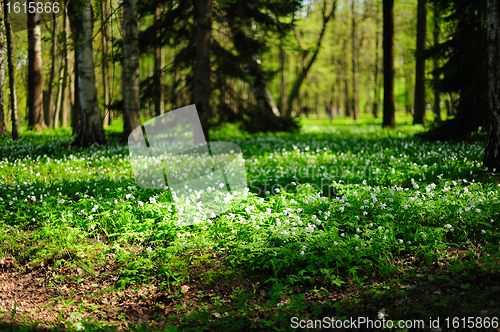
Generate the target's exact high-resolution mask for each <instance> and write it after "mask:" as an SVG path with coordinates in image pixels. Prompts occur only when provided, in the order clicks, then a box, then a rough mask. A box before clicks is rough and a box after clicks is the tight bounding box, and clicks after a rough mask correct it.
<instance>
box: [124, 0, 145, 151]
mask: <svg viewBox="0 0 500 332" xmlns="http://www.w3.org/2000/svg"><path fill="white" fill-rule="evenodd" d="M122 67H123V70H122V84H123V85H122V88H123V137H122V141H124V142H126V141H128V139H129V135H130V134H131V133H132V131H133V130H134V129H135V128H137V127H140V126H141V118H140V110H141V107H140V99H139V34H138V30H137V0H124V1H123V66H122ZM138 138H139V137H133V138H132V139H138Z"/></svg>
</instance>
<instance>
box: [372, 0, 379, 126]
mask: <svg viewBox="0 0 500 332" xmlns="http://www.w3.org/2000/svg"><path fill="white" fill-rule="evenodd" d="M375 6H376V8H377V9H376V11H375V15H376V16H375V73H374V74H373V75H374V77H373V81H374V82H373V85H374V91H373V95H374V99H373V109H372V113H373V117H374V118H375V119H377V118H378V110H379V107H380V92H379V79H378V73H379V68H380V67H379V63H380V54H379V45H380V44H379V43H380V37H379V35H380V32H379V26H380V20H379V5H378V3H377V2H376V3H375Z"/></svg>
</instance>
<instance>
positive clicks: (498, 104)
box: [483, 0, 500, 172]
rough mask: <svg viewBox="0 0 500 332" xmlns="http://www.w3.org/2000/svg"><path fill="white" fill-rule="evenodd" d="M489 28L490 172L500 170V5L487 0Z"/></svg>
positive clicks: (487, 150)
mask: <svg viewBox="0 0 500 332" xmlns="http://www.w3.org/2000/svg"><path fill="white" fill-rule="evenodd" d="M487 22H488V23H487V26H488V83H489V93H488V97H489V121H488V124H489V126H488V139H487V141H486V148H485V154H484V161H483V166H484V167H487V168H488V170H489V171H490V172H493V171H497V172H498V171H499V170H500V61H499V58H500V4H499V3H498V1H497V0H487Z"/></svg>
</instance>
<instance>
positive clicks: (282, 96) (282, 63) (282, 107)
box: [278, 37, 286, 116]
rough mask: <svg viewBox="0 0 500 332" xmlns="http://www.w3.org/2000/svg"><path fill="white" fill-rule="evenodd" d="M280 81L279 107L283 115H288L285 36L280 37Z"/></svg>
mask: <svg viewBox="0 0 500 332" xmlns="http://www.w3.org/2000/svg"><path fill="white" fill-rule="evenodd" d="M279 62H280V82H279V93H280V96H279V99H278V108H279V110H280V113H281V115H282V116H286V110H285V102H286V101H285V49H284V48H283V37H280V54H279Z"/></svg>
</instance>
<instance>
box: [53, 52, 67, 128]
mask: <svg viewBox="0 0 500 332" xmlns="http://www.w3.org/2000/svg"><path fill="white" fill-rule="evenodd" d="M65 66H66V61H65V59H64V57H63V58H62V59H61V64H60V66H59V76H58V77H59V80H58V83H57V97H56V109H55V112H54V118H53V128H54V129H57V128H58V127H59V117H60V115H61V107H62V103H63V91H64V89H65V86H64V84H65V83H66V82H65V77H64V76H65V75H64V69H65Z"/></svg>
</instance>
